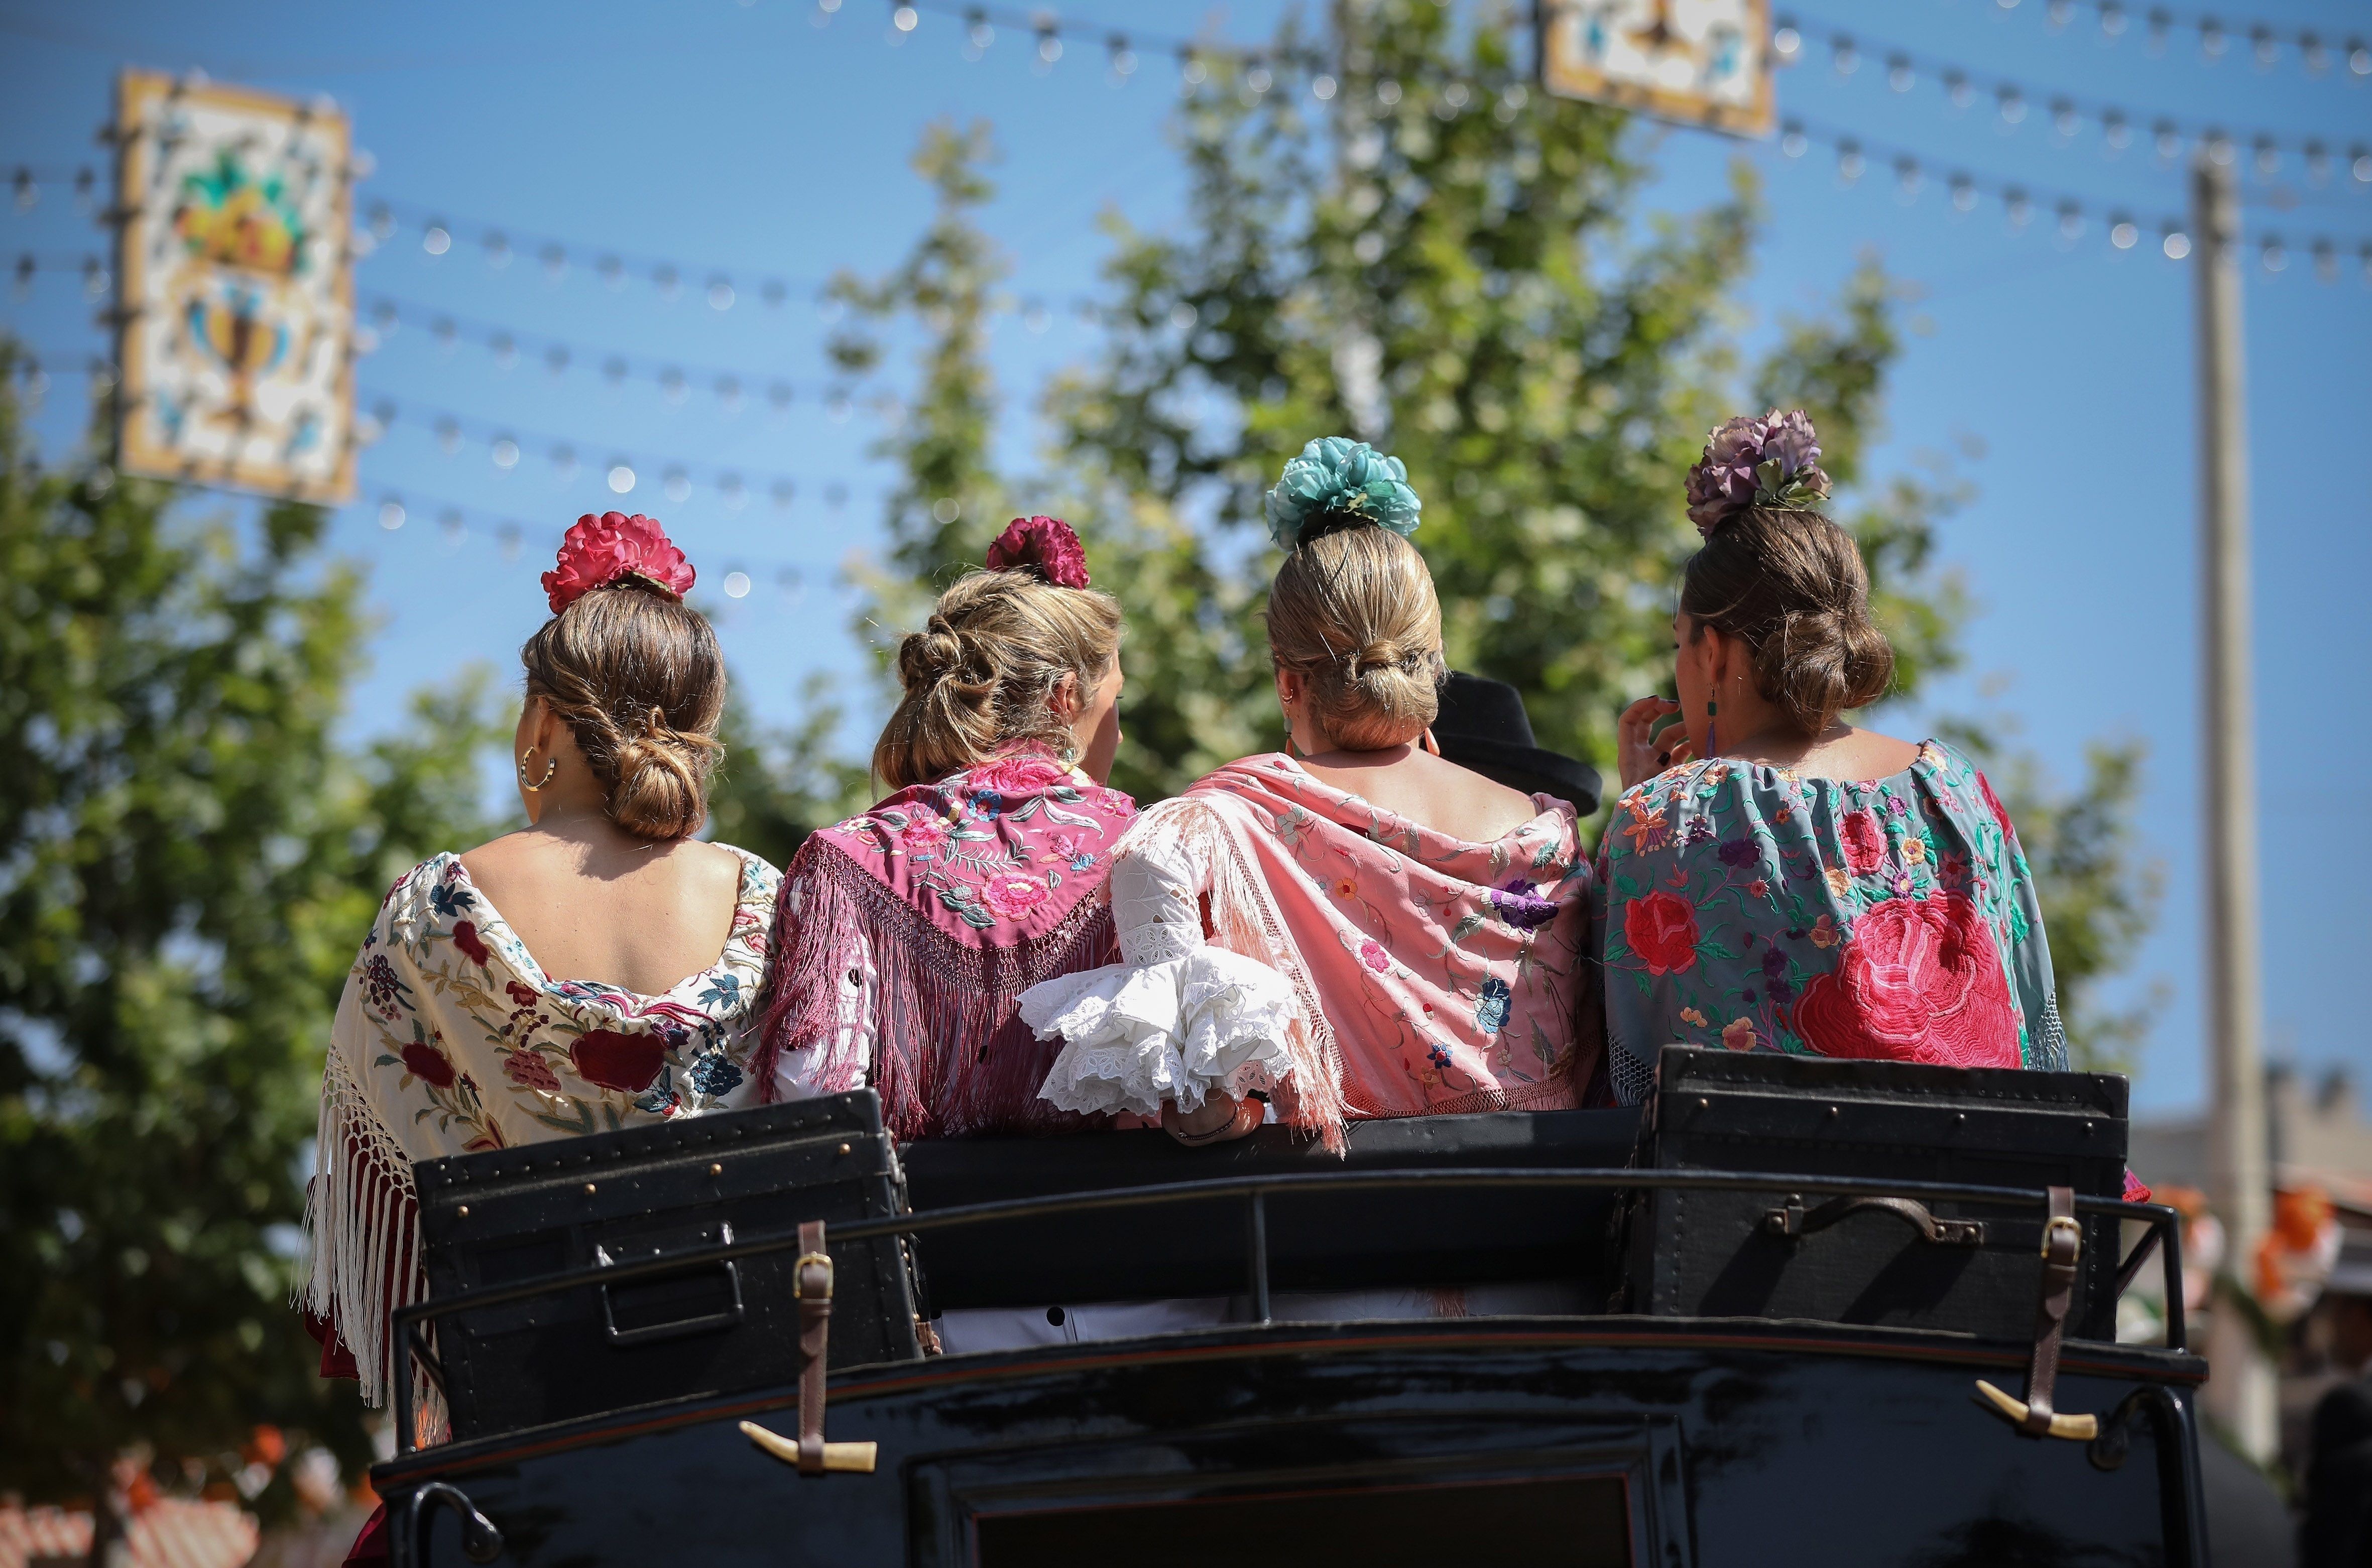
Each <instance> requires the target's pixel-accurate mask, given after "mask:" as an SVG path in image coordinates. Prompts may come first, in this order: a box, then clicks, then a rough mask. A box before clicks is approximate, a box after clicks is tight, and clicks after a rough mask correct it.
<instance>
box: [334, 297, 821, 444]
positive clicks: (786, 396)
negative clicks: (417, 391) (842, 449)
mask: <svg viewBox="0 0 2372 1568" xmlns="http://www.w3.org/2000/svg"><path fill="white" fill-rule="evenodd" d="M357 307H358V308H357V315H358V321H357V327H356V338H357V343H356V347H357V349H358V350H359V351H360V352H361V353H364V354H369V353H373V352H375V351H376V350H377V349H378V347H379V346H380V345H381V344H382V343H384V342H385V341H386V340H387V339H389V338H390V337H392V336H394V335H395V334H396V333H397V332H398V331H405V330H412V331H422V332H425V333H426V334H427V335H428V337H429V338H430V339H431V340H433V341H434V342H435V343H436V344H437V346H438V347H439V348H447V349H449V348H450V347H452V346H453V345H454V344H455V343H470V344H471V345H472V346H475V347H480V348H483V349H484V350H485V351H486V352H487V353H488V354H492V355H494V361H495V364H496V365H497V366H500V367H501V368H503V369H506V370H507V369H510V368H511V367H513V366H516V365H517V364H518V363H519V362H520V360H521V359H523V358H531V359H534V360H535V361H537V362H538V363H540V364H541V366H543V368H544V369H545V370H546V371H547V372H549V373H550V374H552V375H554V376H559V375H563V374H565V373H566V372H568V371H570V370H573V369H584V368H594V369H598V370H599V372H600V375H601V378H602V379H603V380H605V381H607V382H609V383H610V385H611V386H613V387H614V386H618V385H621V384H622V383H624V382H626V381H628V380H635V381H647V382H650V383H652V384H654V385H656V386H657V388H658V389H659V390H660V391H661V392H662V393H663V394H665V395H666V397H667V399H668V401H670V402H679V403H680V402H682V401H684V400H685V399H686V398H688V397H689V396H690V395H691V392H692V384H693V383H694V382H703V383H706V385H707V386H708V389H709V390H710V391H711V392H712V393H713V394H714V395H715V399H716V401H717V403H718V405H719V406H720V407H721V408H722V409H723V410H724V411H725V412H727V413H734V412H739V409H740V407H741V405H742V403H743V402H745V401H748V400H749V399H750V397H752V396H762V397H763V398H764V399H765V401H766V402H767V404H768V405H769V406H770V407H772V408H773V411H774V412H776V413H782V412H786V411H787V410H788V409H790V407H791V406H792V405H793V404H794V403H795V402H796V401H798V399H799V398H801V397H807V398H812V399H820V400H821V401H822V404H823V406H824V408H825V409H826V411H827V412H830V413H831V415H832V417H833V419H834V420H835V421H838V420H842V419H845V418H846V417H847V416H848V414H849V412H851V411H853V410H854V409H855V407H856V406H857V405H856V399H855V388H854V387H852V386H850V385H848V384H846V383H844V382H839V381H808V380H795V379H793V378H791V377H782V376H773V375H767V374H763V373H762V372H759V371H753V370H743V369H738V368H733V367H727V366H701V365H691V364H686V363H684V362H682V361H679V360H672V359H663V358H655V357H653V356H650V355H647V354H632V353H628V352H627V351H625V350H622V349H611V348H598V347H591V346H588V345H587V344H584V343H573V342H570V341H569V340H567V339H564V338H556V337H552V336H549V335H547V334H544V333H540V332H533V331H527V330H525V329H523V328H518V327H512V326H508V325H506V324H504V323H502V322H499V321H482V320H473V319H470V318H469V317H466V316H459V315H456V314H454V313H453V312H451V311H449V310H444V309H440V308H437V307H435V306H431V305H427V304H424V303H422V302H421V301H418V300H413V299H404V298H401V297H399V296H394V295H385V294H370V295H365V296H363V297H362V298H361V299H360V300H359V301H358V302H357ZM366 334H367V335H366Z"/></svg>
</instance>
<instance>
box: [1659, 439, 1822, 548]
mask: <svg viewBox="0 0 2372 1568" xmlns="http://www.w3.org/2000/svg"><path fill="white" fill-rule="evenodd" d="M1828 498H1829V476H1828V475H1827V474H1826V473H1823V472H1822V471H1821V470H1820V436H1817V435H1815V434H1814V433H1813V430H1812V422H1811V420H1810V419H1809V418H1808V416H1807V415H1806V414H1805V412H1804V411H1803V410H1802V409H1790V410H1788V411H1787V412H1785V413H1782V412H1779V411H1778V410H1777V409H1773V410H1772V411H1771V412H1769V413H1767V414H1765V415H1764V416H1763V417H1762V418H1761V419H1751V418H1748V417H1746V416H1745V415H1740V416H1739V417H1738V418H1736V419H1733V420H1730V421H1729V422H1727V424H1723V425H1722V426H1721V427H1720V428H1719V429H1717V430H1715V431H1714V432H1712V434H1710V435H1709V436H1706V438H1705V449H1704V456H1703V458H1700V459H1698V460H1697V464H1696V466H1695V467H1694V468H1692V469H1691V470H1689V521H1691V522H1692V523H1694V524H1696V526H1697V532H1698V533H1700V534H1702V535H1703V536H1704V537H1705V538H1707V539H1711V538H1712V537H1713V530H1714V529H1715V528H1719V527H1720V526H1721V525H1722V524H1723V523H1724V522H1725V521H1727V519H1729V518H1731V517H1736V516H1737V515H1738V513H1740V512H1743V511H1745V510H1747V509H1748V508H1749V507H1752V506H1776V507H1785V508H1790V509H1801V510H1809V511H1818V510H1820V503H1822V502H1823V501H1826V500H1827V499H1828Z"/></svg>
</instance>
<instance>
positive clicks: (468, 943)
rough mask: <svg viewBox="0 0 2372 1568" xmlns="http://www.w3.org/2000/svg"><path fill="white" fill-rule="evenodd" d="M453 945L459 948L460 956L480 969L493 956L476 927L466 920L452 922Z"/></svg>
mask: <svg viewBox="0 0 2372 1568" xmlns="http://www.w3.org/2000/svg"><path fill="white" fill-rule="evenodd" d="M453 946H455V947H459V948H460V949H461V956H462V957H463V958H467V959H469V960H470V961H471V963H473V964H475V965H477V966H478V967H479V968H480V969H484V968H485V967H486V964H487V962H488V961H489V960H491V959H492V958H494V954H493V953H492V952H491V951H489V950H488V949H487V947H486V944H485V939H484V938H483V937H481V936H480V935H478V928H477V927H476V926H475V925H473V924H471V923H470V922H468V921H466V920H463V921H456V922H455V923H454V925H453Z"/></svg>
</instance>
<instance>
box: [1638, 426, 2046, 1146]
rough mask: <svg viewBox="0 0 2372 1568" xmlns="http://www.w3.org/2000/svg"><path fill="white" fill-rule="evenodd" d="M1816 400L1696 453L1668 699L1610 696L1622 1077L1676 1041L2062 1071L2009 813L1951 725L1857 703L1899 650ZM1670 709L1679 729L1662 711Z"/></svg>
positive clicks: (1876, 688) (1871, 698) (1649, 1064)
mask: <svg viewBox="0 0 2372 1568" xmlns="http://www.w3.org/2000/svg"><path fill="white" fill-rule="evenodd" d="M1828 494H1829V477H1828V475H1827V474H1825V473H1824V472H1822V471H1821V469H1820V439H1819V437H1818V436H1817V435H1816V434H1815V433H1814V432H1813V429H1812V424H1811V421H1810V420H1808V419H1807V418H1806V417H1805V415H1804V414H1803V412H1802V411H1800V410H1797V411H1795V412H1787V413H1781V412H1775V411H1774V412H1772V413H1771V414H1769V415H1767V416H1766V417H1764V418H1762V419H1746V418H1741V419H1733V420H1731V421H1730V422H1729V423H1727V424H1724V425H1723V426H1721V428H1719V429H1718V430H1715V431H1714V432H1713V433H1712V436H1711V437H1710V439H1709V440H1708V441H1707V443H1706V446H1705V449H1704V457H1703V460H1702V461H1700V462H1699V463H1698V464H1697V465H1696V466H1695V467H1694V468H1693V469H1692V470H1690V471H1689V482H1688V509H1689V517H1690V519H1691V520H1692V522H1694V523H1695V524H1696V526H1697V529H1698V531H1699V532H1700V533H1701V534H1702V535H1703V538H1704V544H1703V548H1702V549H1700V550H1699V551H1698V552H1696V554H1694V555H1693V556H1692V557H1690V559H1689V563H1688V564H1687V566H1686V567H1685V568H1684V570H1683V573H1682V578H1681V587H1680V607H1679V609H1678V610H1676V611H1675V613H1674V614H1673V617H1672V642H1673V676H1674V681H1675V689H1676V691H1678V693H1679V697H1678V700H1677V701H1674V700H1672V699H1669V698H1663V697H1643V698H1641V699H1639V700H1638V701H1637V702H1635V703H1632V704H1631V706H1630V707H1629V708H1628V709H1626V710H1625V711H1624V713H1623V714H1622V723H1621V727H1620V753H1621V763H1622V784H1623V788H1624V791H1625V793H1624V795H1623V796H1622V798H1621V800H1619V801H1618V802H1616V804H1615V807H1614V814H1613V818H1612V819H1611V820H1610V822H1609V823H1608V825H1607V829H1606V833H1605V836H1604V838H1603V839H1602V840H1601V842H1600V843H1599V865H1598V877H1599V892H1598V904H1597V915H1598V919H1597V929H1598V937H1599V955H1600V957H1601V958H1602V959H1603V961H1604V965H1605V971H1604V972H1605V1007H1606V1022H1607V1060H1608V1063H1609V1065H1610V1069H1611V1072H1612V1077H1613V1084H1614V1089H1615V1092H1616V1095H1617V1097H1618V1098H1621V1099H1622V1100H1624V1101H1625V1102H1635V1101H1637V1100H1640V1099H1642V1098H1645V1095H1646V1093H1647V1091H1648V1089H1649V1087H1650V1086H1651V1084H1652V1082H1653V1076H1654V1073H1655V1069H1656V1059H1657V1052H1658V1051H1660V1050H1661V1048H1662V1047H1664V1046H1665V1045H1668V1044H1688V1045H1705V1046H1721V1047H1727V1049H1729V1050H1732V1051H1792V1052H1796V1053H1800V1054H1811V1055H1819V1056H1831V1057H1850V1058H1861V1059H1884V1060H1892V1061H1903V1062H1926V1063H1939V1064H1944V1065H1950V1066H1994V1067H2020V1066H2023V1067H2033V1068H2064V1067H2065V1066H2066V1064H2067V1042H2066V1040H2065V1037H2064V1034H2063V1033H2062V1031H2061V1028H2060V1024H2059V1012H2058V1005H2057V1002H2056V1000H2055V999H2054V997H2053V995H2052V976H2051V947H2050V944H2049V942H2048V941H2046V940H2045V938H2044V935H2043V930H2042V912H2041V907H2040V905H2039V903H2038V902H2037V900H2036V895H2035V887H2034V880H2033V877H2032V876H2031V875H2030V874H2029V870H2028V867H2027V862H2026V856H2025V854H2023V853H2022V852H2021V851H2020V850H2019V848H2018V842H2017V830H2016V829H2014V828H2013V827H2011V825H2010V820H2009V817H2008V815H2007V814H2006V812H2004V811H2003V809H2002V807H2001V802H2000V800H1999V799H1997V798H1996V797H1995V796H1994V792H1993V786H1992V785H1991V784H1987V783H1986V781H1985V777H1984V775H1983V774H1982V773H1981V772H1978V771H1977V769H1976V766H1975V765H1974V764H1973V763H1971V761H1969V759H1968V758H1966V757H1965V756H1963V755H1961V754H1960V753H1959V751H1957V750H1955V749H1953V748H1951V747H1949V746H1947V745H1945V744H1944V743H1943V742H1941V741H1936V740H1924V741H1916V742H1913V741H1909V740H1898V739H1896V738H1893V737H1891V736H1887V735H1881V734H1879V733H1878V732H1877V731H1875V730H1869V729H1863V728H1861V727H1859V726H1855V725H1854V724H1852V723H1850V722H1848V720H1847V719H1846V717H1845V715H1846V714H1849V713H1851V712H1853V711H1855V710H1856V709H1860V708H1865V707H1866V706H1868V705H1869V704H1870V703H1875V702H1877V701H1878V699H1879V698H1881V697H1883V696H1884V695H1885V694H1886V692H1887V690H1888V688H1889V685H1890V684H1891V682H1892V679H1893V674H1894V654H1893V651H1892V649H1891V648H1889V646H1888V645H1887V641H1886V637H1885V635H1884V634H1883V633H1880V632H1879V630H1878V626H1877V624H1876V623H1875V622H1874V621H1872V620H1871V619H1870V612H1869V577H1868V574H1867V572H1866V569H1865V568H1864V566H1863V564H1862V559H1861V552H1860V551H1859V550H1858V549H1856V548H1855V544H1854V541H1853V538H1852V536H1851V535H1849V534H1848V533H1846V532H1845V530H1844V529H1843V528H1840V527H1838V526H1837V525H1836V524H1835V523H1834V522H1832V521H1831V520H1830V519H1829V517H1827V516H1826V515H1825V514H1824V512H1823V511H1822V509H1821V508H1822V505H1823V503H1824V502H1825V501H1826V499H1827V497H1828ZM1675 718H1677V720H1678V722H1677V723H1671V722H1669V721H1671V720H1673V719H1675Z"/></svg>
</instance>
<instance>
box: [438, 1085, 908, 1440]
mask: <svg viewBox="0 0 2372 1568" xmlns="http://www.w3.org/2000/svg"><path fill="white" fill-rule="evenodd" d="M414 1168H415V1176H416V1180H417V1183H418V1187H419V1192H420V1233H421V1240H422V1245H423V1250H424V1260H425V1263H426V1266H427V1272H428V1286H429V1295H430V1296H431V1298H432V1299H433V1298H435V1297H436V1296H440V1295H453V1294H455V1293H457V1292H459V1291H464V1290H469V1289H471V1288H473V1287H479V1286H486V1285H498V1284H509V1283H516V1282H517V1281H521V1280H526V1279H532V1278H536V1277H539V1276H542V1275H548V1274H554V1273H559V1272H563V1271H583V1272H585V1273H586V1274H587V1282H586V1283H584V1284H582V1285H578V1286H576V1287H573V1288H570V1289H567V1290H564V1291H561V1292H557V1293H554V1294H552V1295H544V1296H539V1297H536V1298H534V1299H532V1300H529V1301H521V1302H514V1303H511V1304H509V1305H506V1306H499V1307H486V1308H483V1309H481V1310H478V1311H474V1312H464V1313H461V1314H459V1315H457V1316H455V1317H451V1318H442V1319H440V1320H439V1321H438V1323H437V1325H436V1346H437V1353H438V1358H439V1359H440V1360H441V1362H442V1363H443V1365H444V1370H445V1380H446V1400H447V1404H448V1408H449V1410H450V1411H451V1416H452V1423H453V1434H454V1436H455V1437H457V1438H471V1437H483V1436H486V1435H489V1434H494V1433H500V1432H509V1431H515V1430H517V1429H518V1428H521V1427H527V1426H535V1425H541V1424H543V1423H547V1422H554V1421H564V1420H569V1419H572V1418H575V1417H578V1416H585V1415H594V1414H600V1413H605V1412H608V1411H618V1410H625V1409H630V1408H633V1407H634V1406H636V1405H642V1404H648V1403H653V1402H656V1401H658V1400H673V1399H680V1398H684V1397H687V1396H692V1395H705V1394H722V1393H732V1392H738V1391H740V1390H743V1389H750V1388H767V1387H773V1386H776V1385H782V1384H788V1383H793V1382H796V1380H797V1378H798V1375H799V1350H798V1339H799V1335H798V1312H797V1307H796V1303H795V1302H794V1300H793V1298H792V1290H791V1285H792V1272H793V1268H794V1264H795V1261H796V1257H797V1253H796V1249H786V1250H783V1251H776V1252H771V1253H766V1254H764V1255H762V1256H760V1257H756V1258H750V1259H746V1260H733V1261H730V1262H727V1263H721V1264H719V1263H712V1264H708V1265H705V1266H703V1267H699V1268H693V1269H687V1270H686V1271H684V1272H682V1273H680V1274H663V1275H658V1276H656V1277H653V1278H647V1279H644V1280H639V1281H636V1282H634V1283H629V1284H625V1285H618V1286H607V1285H603V1284H601V1283H599V1278H598V1276H599V1271H600V1270H601V1269H602V1268H603V1267H605V1266H609V1265H612V1264H621V1263H627V1262H636V1261H641V1260H645V1259H648V1258H652V1257H663V1256H665V1255H667V1254H669V1253H671V1252H684V1251H690V1250H694V1249H701V1248H706V1247H715V1246H718V1245H720V1244H722V1243H724V1242H726V1241H727V1240H733V1241H755V1240H759V1239H761V1238H764V1237H776V1236H789V1235H796V1232H797V1229H798V1226H799V1224H800V1222H801V1221H803V1220H816V1219H820V1220H826V1221H833V1220H837V1221H843V1222H853V1221H855V1220H860V1219H881V1218H888V1217H890V1216H891V1215H894V1214H903V1213H905V1212H906V1194H905V1178H904V1175H903V1173H902V1172H901V1170H900V1168H899V1166H898V1159H897V1155H896V1153H895V1151H894V1150H893V1148H892V1147H891V1144H890V1139H889V1137H888V1136H887V1135H886V1134H885V1133H884V1132H882V1129H881V1108H880V1102H879V1100H878V1098H876V1097H875V1096H874V1094H873V1092H872V1091H871V1090H869V1089H866V1090H860V1091H858V1092H856V1093H854V1094H844V1095H832V1096H829V1097H826V1098H819V1099H809V1100H800V1101H796V1102H794V1103H791V1104H787V1105H773V1106H764V1107H761V1108H758V1109H750V1110H733V1111H723V1112H718V1113H715V1114H712V1115H707V1116H696V1117H686V1118H683V1119H681V1120H679V1121H669V1122H666V1123H663V1124H661V1125H658V1126H654V1127H634V1128H628V1129H624V1130H622V1131H619V1132H600V1133H594V1134H591V1135H588V1136H586V1137H581V1138H569V1139H565V1140H562V1141H559V1142H555V1143H548V1144H529V1145H527V1146H524V1147H521V1148H515V1149H499V1150H494V1151H493V1152H491V1153H486V1154H475V1155H459V1156H452V1157H450V1158H447V1159H437V1160H425V1161H423V1162H422V1163H421V1164H420V1165H419V1166H417V1167H414ZM830 1250H831V1257H832V1263H833V1272H834V1274H835V1276H836V1278H835V1281H834V1295H833V1306H832V1318H831V1357H830V1359H831V1365H834V1366H844V1365H861V1364H865V1363H870V1362H880V1361H895V1360H900V1359H907V1358H912V1357H914V1356H917V1355H919V1354H920V1353H921V1352H920V1350H919V1349H918V1347H917V1344H916V1336H915V1328H914V1315H915V1310H916V1304H915V1290H914V1286H913V1281H912V1279H911V1277H910V1272H909V1269H908V1266H907V1260H906V1253H905V1250H904V1249H903V1248H902V1247H901V1244H900V1242H899V1241H898V1239H897V1238H895V1237H882V1238H878V1239H876V1240H869V1241H857V1242H854V1243H849V1244H846V1245H843V1244H840V1243H837V1242H833V1243H831V1244H830Z"/></svg>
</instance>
